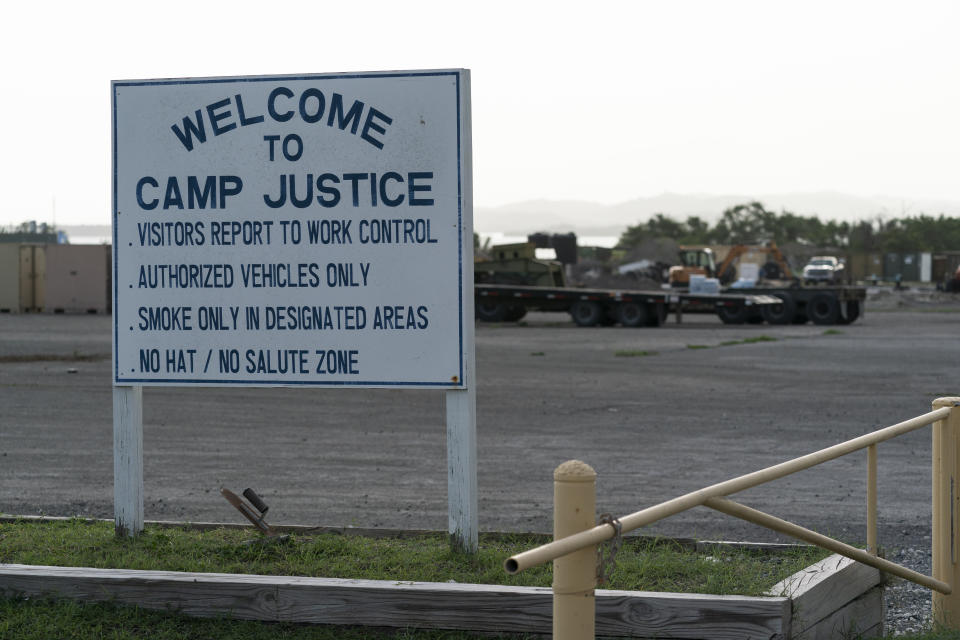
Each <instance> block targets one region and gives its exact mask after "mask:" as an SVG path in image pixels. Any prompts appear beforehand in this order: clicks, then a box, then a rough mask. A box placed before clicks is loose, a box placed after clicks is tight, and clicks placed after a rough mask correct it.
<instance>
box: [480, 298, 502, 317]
mask: <svg viewBox="0 0 960 640" xmlns="http://www.w3.org/2000/svg"><path fill="white" fill-rule="evenodd" d="M475 311H476V315H477V317H478V318H480V319H481V320H483V321H484V322H501V321H502V320H503V319H504V318H505V317H507V305H506V303H504V302H502V301H500V300H488V299H486V298H480V299H479V300H477V304H476V310H475Z"/></svg>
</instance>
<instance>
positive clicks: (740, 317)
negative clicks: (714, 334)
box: [717, 304, 750, 324]
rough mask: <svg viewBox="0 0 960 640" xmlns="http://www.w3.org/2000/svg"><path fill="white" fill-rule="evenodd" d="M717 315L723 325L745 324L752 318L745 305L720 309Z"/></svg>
mask: <svg viewBox="0 0 960 640" xmlns="http://www.w3.org/2000/svg"><path fill="white" fill-rule="evenodd" d="M717 315H718V316H720V320H721V321H722V322H723V324H743V323H744V322H746V321H747V318H748V317H750V310H749V309H747V306H746V305H743V304H741V305H739V306H735V307H719V308H717Z"/></svg>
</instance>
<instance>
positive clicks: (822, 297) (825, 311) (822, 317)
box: [807, 293, 840, 324]
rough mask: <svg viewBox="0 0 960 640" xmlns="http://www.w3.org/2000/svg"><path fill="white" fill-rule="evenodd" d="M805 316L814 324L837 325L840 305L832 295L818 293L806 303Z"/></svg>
mask: <svg viewBox="0 0 960 640" xmlns="http://www.w3.org/2000/svg"><path fill="white" fill-rule="evenodd" d="M807 315H808V316H809V317H810V319H811V320H813V323H814V324H837V322H838V321H839V320H840V303H839V302H838V301H837V297H836V296H835V295H833V294H832V293H818V294H817V295H815V296H813V298H812V299H811V300H810V302H808V303H807Z"/></svg>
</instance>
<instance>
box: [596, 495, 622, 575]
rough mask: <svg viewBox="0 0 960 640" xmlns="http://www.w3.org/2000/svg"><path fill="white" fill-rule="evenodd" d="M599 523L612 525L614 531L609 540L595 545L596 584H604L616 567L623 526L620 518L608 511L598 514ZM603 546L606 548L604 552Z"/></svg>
mask: <svg viewBox="0 0 960 640" xmlns="http://www.w3.org/2000/svg"><path fill="white" fill-rule="evenodd" d="M600 524H609V525H611V526H612V527H613V529H614V531H615V533H614V535H613V537H612V538H610V540H609V541H607V542H604V543H601V544H599V545H597V584H604V583H606V582H607V581H608V580H610V577H611V576H612V575H613V570H614V569H616V568H617V567H616V558H617V552H618V551H620V545H621V544H622V543H623V535H621V534H622V531H623V526H622V525H621V523H620V520H619V519H617V518H614V517H613V516H612V515H610V514H609V513H604V514H603V515H601V516H600ZM604 547H606V548H607V552H606V554H604V551H603V549H604Z"/></svg>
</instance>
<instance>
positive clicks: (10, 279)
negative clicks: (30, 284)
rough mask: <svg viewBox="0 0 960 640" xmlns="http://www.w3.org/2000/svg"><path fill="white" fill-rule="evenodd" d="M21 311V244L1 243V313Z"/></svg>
mask: <svg viewBox="0 0 960 640" xmlns="http://www.w3.org/2000/svg"><path fill="white" fill-rule="evenodd" d="M19 312H20V245H19V244H17V243H13V242H11V243H0V313H19Z"/></svg>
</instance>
